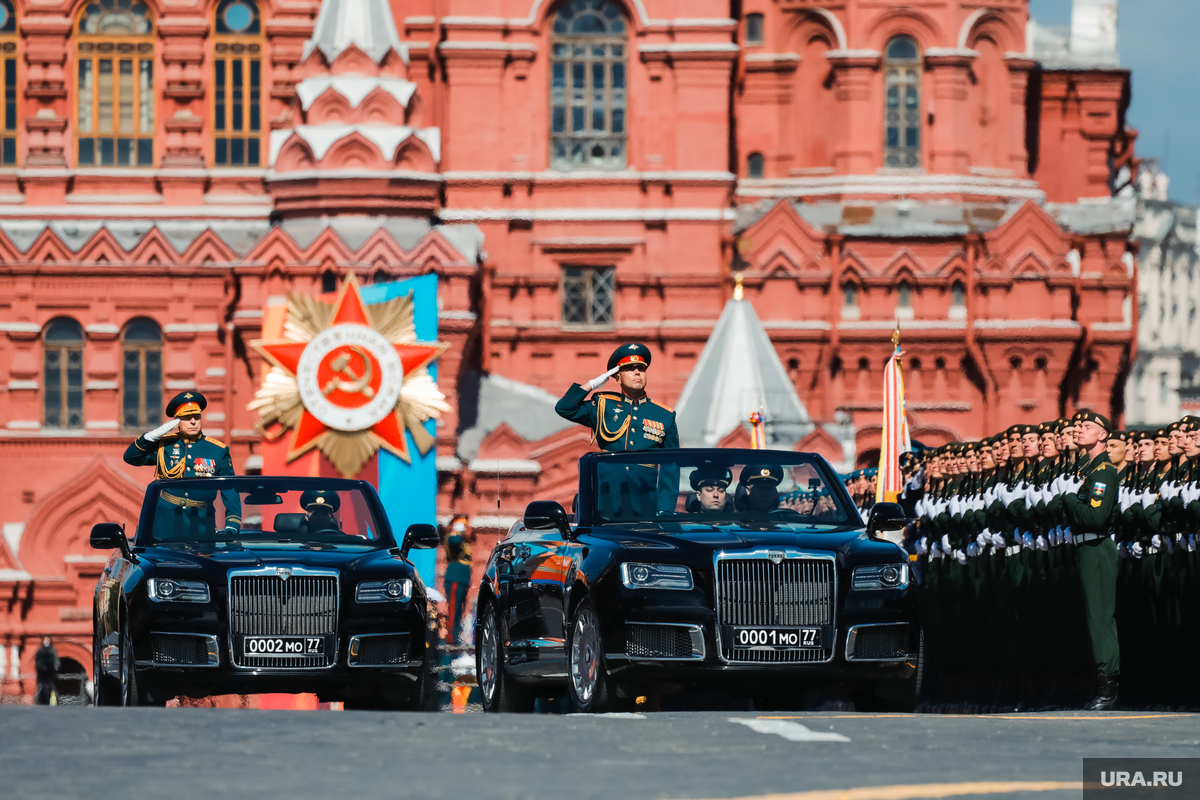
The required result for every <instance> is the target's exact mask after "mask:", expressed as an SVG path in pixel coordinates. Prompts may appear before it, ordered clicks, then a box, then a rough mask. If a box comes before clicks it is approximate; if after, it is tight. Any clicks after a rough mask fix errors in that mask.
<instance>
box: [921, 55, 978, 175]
mask: <svg viewBox="0 0 1200 800" xmlns="http://www.w3.org/2000/svg"><path fill="white" fill-rule="evenodd" d="M978 55H979V53H978V52H976V51H975V50H968V49H965V48H950V47H931V48H929V49H928V50H926V51H925V69H926V70H927V71H928V72H929V73H930V77H931V78H932V79H933V81H932V82H933V98H932V102H930V101H928V100H927V101H926V102H925V108H923V109H921V112H922V114H925V113H928V112H929V110H930V109H932V114H931V116H932V120H931V121H930V124H929V126H928V128H927V130H928V131H929V150H928V152H929V164H928V170H929V171H930V172H939V173H955V174H960V175H962V174H966V172H967V170H968V168H969V167H970V166H971V154H970V151H969V150H968V149H967V138H966V135H965V133H964V130H963V129H964V127H965V125H966V122H967V85H968V81H969V80H970V71H971V63H972V62H973V61H974V60H975V57H976V56H978Z"/></svg>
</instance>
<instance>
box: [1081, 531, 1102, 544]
mask: <svg viewBox="0 0 1200 800" xmlns="http://www.w3.org/2000/svg"><path fill="white" fill-rule="evenodd" d="M1101 538H1103V537H1102V536H1101V535H1100V534H1098V533H1077V534H1075V544H1083V543H1084V542H1094V541H1096V540H1097V539H1101Z"/></svg>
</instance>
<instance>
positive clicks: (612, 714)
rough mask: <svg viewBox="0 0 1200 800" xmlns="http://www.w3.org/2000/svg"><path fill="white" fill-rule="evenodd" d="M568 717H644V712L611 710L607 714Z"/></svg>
mask: <svg viewBox="0 0 1200 800" xmlns="http://www.w3.org/2000/svg"><path fill="white" fill-rule="evenodd" d="M566 716H568V717H591V718H593V719H596V718H603V719H645V718H646V715H645V714H634V713H633V712H631V711H611V712H609V713H607V714H578V713H574V714H567V715H566Z"/></svg>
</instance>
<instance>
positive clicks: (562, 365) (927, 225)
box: [0, 0, 1138, 693]
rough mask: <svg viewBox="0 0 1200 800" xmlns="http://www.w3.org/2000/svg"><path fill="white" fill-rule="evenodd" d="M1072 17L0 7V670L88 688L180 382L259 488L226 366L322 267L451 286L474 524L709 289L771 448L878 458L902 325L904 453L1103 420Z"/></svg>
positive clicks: (1115, 222)
mask: <svg viewBox="0 0 1200 800" xmlns="http://www.w3.org/2000/svg"><path fill="white" fill-rule="evenodd" d="M1077 3H1078V6H1079V8H1078V13H1077V17H1078V18H1079V24H1078V25H1077V26H1076V27H1077V30H1073V31H1072V33H1071V35H1070V36H1069V37H1061V36H1058V35H1057V34H1055V33H1054V32H1052V31H1044V30H1041V29H1038V28H1036V26H1030V24H1029V20H1028V10H1027V7H1026V3H1025V0H996V2H993V3H991V4H989V5H987V6H983V5H981V4H979V3H975V2H965V1H963V2H959V1H958V0H955V2H950V3H945V4H941V5H938V6H928V7H927V6H915V5H910V4H906V3H900V2H895V3H892V2H884V3H880V2H867V0H839V1H838V2H828V3H824V4H822V3H821V2H818V1H817V0H785V1H784V2H770V1H769V0H745V1H744V2H740V3H730V2H729V0H559V1H558V2H552V0H489V1H488V2H480V0H438V2H435V0H392V2H390V3H388V2H386V0H324V2H317V1H316V0H298V1H297V2H291V3H286V4H281V3H276V2H273V0H217V1H216V2H211V1H210V0H181V1H180V2H172V3H162V2H159V0H111V2H109V1H108V0H106V2H103V3H100V2H87V1H86V0H81V1H80V2H73V1H72V2H57V3H55V2H52V3H38V4H36V5H27V4H25V3H24V2H18V3H16V4H13V2H12V0H0V17H2V18H3V22H2V24H0V52H2V53H3V65H4V70H5V86H6V94H5V99H6V105H5V108H6V111H5V120H4V128H3V130H2V131H0V162H3V163H2V164H0V289H2V292H0V297H2V298H3V299H0V308H2V311H0V333H2V336H0V376H2V380H0V386H2V388H3V391H0V471H2V477H3V480H2V481H0V501H2V504H3V507H4V508H5V509H7V510H6V511H5V512H4V513H3V515H2V516H0V522H2V523H3V533H4V536H3V539H2V540H0V592H3V594H4V596H5V597H6V598H8V602H7V603H6V604H5V606H4V607H3V608H2V609H0V644H3V646H4V649H3V651H0V652H3V653H4V654H5V655H4V658H3V660H2V661H0V673H4V674H8V675H10V676H19V675H25V676H28V675H29V674H31V673H32V659H33V652H34V649H35V648H34V647H33V645H32V643H33V642H34V641H35V639H36V638H37V637H40V636H41V635H43V634H51V635H55V636H56V637H58V640H59V648H60V652H61V653H62V654H63V655H64V656H66V657H69V658H71V659H73V660H75V661H77V662H78V663H79V664H80V665H83V666H84V667H85V669H87V670H88V671H90V665H91V656H90V646H91V642H90V627H91V626H90V621H91V617H90V614H91V612H90V606H89V603H90V593H91V587H92V586H93V585H94V582H95V580H96V577H97V575H98V574H99V572H100V570H101V569H102V564H103V561H104V559H103V557H102V556H100V555H99V554H96V553H93V552H91V551H90V550H88V549H87V545H86V539H87V531H88V529H89V528H90V526H91V524H93V523H94V522H97V521H101V520H109V519H117V520H121V519H124V520H132V519H133V518H134V517H135V516H136V513H137V509H138V507H139V505H140V499H141V488H142V487H143V486H144V485H145V483H146V482H148V480H149V479H150V475H149V474H148V472H147V471H139V470H135V469H133V468H129V467H126V466H125V465H124V464H122V463H121V461H120V455H121V453H122V451H123V450H124V447H125V445H126V444H127V442H128V441H129V440H130V439H131V438H132V437H133V436H135V435H136V434H137V433H138V432H140V431H142V430H145V429H146V428H149V427H154V426H155V425H157V424H158V423H159V422H160V421H161V413H160V410H161V406H162V403H163V399H164V398H165V397H169V396H170V395H171V394H173V393H175V392H177V391H180V390H182V389H185V388H186V389H199V390H200V391H202V392H204V393H205V394H206V395H207V396H208V397H209V400H210V405H209V410H208V412H207V414H206V417H205V419H206V425H207V427H208V432H209V433H210V434H211V435H214V436H217V437H218V438H221V439H224V440H227V441H228V442H229V443H230V445H231V446H232V448H233V452H234V463H235V467H236V468H237V469H238V471H243V470H248V471H254V470H258V469H261V468H262V463H263V462H262V445H261V439H260V437H259V436H258V434H257V433H256V432H255V429H254V424H255V421H256V420H255V418H254V416H253V414H252V413H251V412H250V411H248V410H247V404H248V402H249V401H250V399H251V398H252V396H253V394H254V390H255V388H256V387H257V385H258V382H259V380H260V379H261V375H262V371H263V365H262V363H261V362H260V361H259V360H258V358H257V357H256V356H254V355H253V351H252V350H251V349H250V348H249V347H248V344H247V343H248V342H249V341H250V340H252V339H255V338H258V336H259V335H260V332H261V329H262V325H263V320H264V315H267V316H268V317H269V315H270V313H271V311H270V310H271V308H273V307H275V306H278V305H279V304H281V303H283V302H285V301H286V295H287V293H288V292H300V293H305V294H314V295H319V294H327V293H330V292H333V291H335V290H336V289H337V288H338V286H339V285H340V282H341V281H342V280H343V279H344V278H345V276H346V275H348V274H349V273H351V272H353V273H355V274H357V275H358V276H359V278H360V280H362V281H364V282H373V281H387V280H392V279H394V278H399V277H407V276H412V275H418V274H427V273H430V272H433V273H436V274H437V275H438V276H439V280H440V284H439V285H440V294H441V297H440V310H439V316H440V327H441V335H440V338H441V339H443V340H444V341H447V342H449V343H450V344H451V348H450V350H449V351H448V352H447V353H446V355H445V356H443V358H442V360H441V364H440V367H439V383H440V385H441V388H442V390H443V391H444V392H445V393H446V394H447V396H448V397H449V398H450V400H451V404H452V406H453V412H452V413H450V414H448V415H446V416H445V417H444V418H443V420H442V423H441V425H440V427H439V435H438V453H439V455H438V468H439V491H440V501H439V503H440V509H441V510H442V511H443V512H446V513H449V512H450V511H452V510H454V511H466V512H468V513H471V514H473V515H475V523H476V529H477V530H478V531H482V532H485V533H486V532H489V531H490V532H493V533H494V532H495V531H497V530H500V529H502V528H503V527H506V526H507V524H508V522H509V521H510V520H511V519H512V518H513V517H515V516H516V515H518V514H519V513H520V511H521V509H522V508H523V507H524V504H525V502H526V501H527V500H528V499H530V498H532V497H534V496H538V497H558V498H561V499H564V500H566V501H569V500H570V497H571V494H572V493H573V490H572V488H571V486H572V482H573V481H574V478H575V473H574V464H575V460H576V459H577V457H578V455H579V454H580V453H581V452H583V451H585V450H587V449H588V448H589V447H590V446H591V445H590V434H589V432H588V431H586V430H583V429H582V428H578V427H573V426H570V425H568V424H567V423H565V422H563V421H562V420H560V419H558V418H557V417H556V416H555V415H554V414H553V402H554V400H555V399H556V398H557V396H558V395H560V394H561V393H562V392H563V391H564V390H565V389H566V387H567V386H568V385H569V384H570V383H571V382H572V381H583V380H586V379H588V378H591V377H592V376H594V375H597V374H599V373H601V372H603V371H604V365H605V362H606V360H607V356H608V353H609V352H610V351H611V350H612V349H613V348H614V347H615V346H616V345H617V344H619V343H622V342H625V341H629V340H640V341H644V342H646V343H647V344H648V345H649V346H650V347H651V349H652V351H653V353H654V366H653V368H652V371H651V394H652V396H654V397H655V398H656V399H660V400H662V401H664V402H666V403H674V402H676V401H677V400H678V399H679V396H680V394H681V393H682V391H683V389H684V386H685V384H686V383H687V381H688V378H689V376H691V375H692V373H693V371H694V369H695V367H696V364H697V361H698V359H699V357H700V354H701V352H702V351H703V349H704V347H705V345H706V343H707V342H708V340H709V338H710V336H712V334H713V331H714V329H715V327H716V326H717V320H718V318H719V316H720V314H721V312H722V309H723V308H724V307H725V306H726V303H727V301H729V298H730V297H731V295H732V292H733V287H734V282H735V275H736V276H738V277H739V278H740V280H741V282H742V284H743V285H744V297H745V302H748V303H750V304H751V306H752V307H753V311H754V323H753V326H751V327H752V329H753V330H755V331H758V330H761V331H765V332H766V335H767V336H768V337H769V340H770V342H771V344H772V345H773V346H774V348H775V355H776V356H777V358H778V360H779V364H780V365H781V368H782V370H783V372H784V373H785V374H786V375H787V377H788V379H789V380H790V381H791V384H792V389H793V390H794V393H795V396H796V397H797V398H798V400H799V403H797V404H792V403H791V401H790V399H789V401H788V403H787V404H785V405H786V406H787V407H799V408H801V409H802V413H803V416H804V419H803V420H780V423H784V422H786V423H788V424H789V425H792V426H793V427H792V428H791V429H794V430H797V431H799V433H797V436H799V435H800V433H804V431H807V433H804V435H803V436H802V437H801V438H799V439H795V437H792V438H793V440H792V441H785V440H786V439H787V436H786V435H785V433H784V431H783V427H782V424H781V427H780V430H779V431H777V432H776V434H777V435H775V437H774V438H775V440H776V443H777V445H779V446H800V447H805V448H808V449H813V450H816V451H817V452H821V453H823V454H825V455H826V456H827V457H829V458H830V460H831V461H834V462H835V463H838V464H840V465H843V466H847V465H850V464H852V463H853V462H854V461H856V460H862V461H869V460H870V458H871V453H872V448H873V447H874V446H875V445H874V444H873V442H874V441H875V440H877V438H878V417H879V398H878V393H879V387H878V376H879V374H880V370H881V367H882V364H883V362H884V360H885V359H886V358H887V356H888V355H890V344H889V342H888V336H889V334H890V332H891V330H892V328H893V327H894V326H895V325H896V324H897V322H898V324H899V325H900V327H901V330H902V332H903V336H904V343H905V362H904V364H905V369H906V370H907V385H908V390H909V398H910V401H909V409H910V413H911V417H912V421H913V433H914V436H915V437H916V438H918V439H922V440H924V441H926V442H928V443H931V444H935V443H938V442H941V441H946V440H948V439H952V438H966V437H973V436H979V435H982V434H985V433H989V432H991V431H992V430H994V429H996V428H998V427H1000V426H1002V425H1007V424H1010V423H1012V422H1017V421H1039V420H1041V419H1045V418H1049V417H1053V416H1058V415H1059V414H1061V413H1063V412H1065V411H1069V410H1071V409H1072V408H1074V407H1075V406H1077V405H1089V406H1092V407H1094V408H1100V409H1103V410H1106V411H1107V412H1109V413H1111V414H1114V415H1115V416H1117V417H1120V416H1121V414H1122V412H1123V407H1122V402H1121V398H1122V397H1123V392H1122V386H1123V383H1124V378H1125V375H1126V373H1127V372H1128V370H1129V368H1130V364H1131V361H1132V358H1133V357H1134V351H1133V348H1134V345H1135V340H1134V331H1135V330H1136V327H1137V314H1138V307H1137V305H1136V304H1135V303H1133V295H1134V294H1135V285H1136V261H1135V259H1134V251H1133V250H1132V249H1131V245H1130V243H1129V234H1130V230H1131V227H1132V224H1133V213H1134V209H1133V203H1132V201H1131V200H1129V199H1127V198H1123V197H1119V196H1118V195H1119V193H1120V190H1121V184H1122V182H1124V181H1126V180H1128V179H1129V177H1130V176H1131V171H1132V170H1133V169H1134V168H1135V167H1136V162H1135V161H1134V159H1133V138H1134V136H1133V134H1132V132H1130V131H1128V130H1127V129H1126V126H1125V122H1124V113H1125V109H1126V107H1127V105H1128V99H1129V74H1128V71H1126V70H1123V69H1121V68H1120V67H1119V66H1118V64H1117V61H1116V46H1115V38H1114V37H1115V33H1112V31H1111V30H1109V29H1107V28H1105V26H1104V25H1103V24H1098V23H1097V20H1100V21H1103V19H1106V17H1105V15H1106V14H1108V13H1109V12H1110V11H1111V12H1112V13H1114V14H1115V0H1077ZM735 15H736V16H735ZM1093 23H1097V24H1093ZM747 319H749V317H747ZM759 355H761V354H759ZM757 357H758V356H757V355H756V358H757ZM771 367H772V369H774V365H771ZM764 385H765V384H764ZM771 385H774V384H771ZM800 421H802V422H803V423H804V426H807V427H802V428H796V427H795V423H797V422H800ZM770 423H771V421H770V420H768V424H769V425H770ZM714 435H715V436H717V437H718V439H719V440H720V441H724V442H726V443H735V442H737V441H739V437H740V436H744V433H743V432H741V431H740V428H739V427H738V426H736V425H735V426H734V427H733V429H731V430H730V431H728V432H727V433H726V434H724V435H722V434H721V433H720V432H717V433H714ZM313 468H314V469H315V470H318V471H319V470H320V469H321V467H320V465H319V464H317V465H315V466H314V467H313ZM486 549H487V548H486V540H484V542H481V544H480V545H479V546H478V547H477V548H476V552H477V554H479V553H482V552H485V551H486ZM5 686H16V687H17V690H19V691H20V692H21V693H28V690H29V685H28V680H23V682H22V681H17V682H16V683H13V682H11V681H10V682H9V683H8V684H5ZM6 691H9V692H10V693H12V691H15V690H10V689H6Z"/></svg>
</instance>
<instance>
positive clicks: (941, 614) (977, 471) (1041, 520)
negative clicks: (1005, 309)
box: [914, 411, 1200, 710]
mask: <svg viewBox="0 0 1200 800" xmlns="http://www.w3.org/2000/svg"><path fill="white" fill-rule="evenodd" d="M1197 456H1200V419H1196V418H1192V417H1185V418H1184V419H1183V420H1180V421H1179V422H1177V423H1175V424H1174V425H1171V426H1169V427H1168V428H1164V429H1162V430H1158V431H1136V432H1128V433H1127V432H1124V431H1114V430H1112V426H1111V425H1110V423H1109V421H1108V420H1107V419H1106V418H1105V417H1104V416H1102V415H1100V414H1097V413H1095V412H1092V411H1080V412H1078V413H1077V414H1075V415H1074V417H1072V418H1070V419H1058V420H1053V421H1050V422H1045V423H1042V424H1041V425H1014V426H1012V427H1010V428H1009V429H1007V430H1006V431H1004V432H1002V433H999V434H996V435H995V436H992V437H990V438H987V439H984V440H982V441H978V442H955V443H951V444H947V445H944V446H942V447H939V448H936V449H933V450H929V451H927V452H926V454H925V457H924V461H923V464H922V468H921V471H922V472H923V474H924V487H923V492H922V493H921V496H920V498H919V499H918V500H917V502H916V503H915V509H914V511H915V514H916V525H915V527H916V532H917V538H916V548H915V549H916V552H917V559H918V561H919V565H918V566H919V568H920V569H921V571H922V573H923V576H924V578H923V582H922V592H923V595H924V596H923V608H924V610H925V612H926V619H927V624H928V626H929V629H930V631H929V632H930V634H931V636H929V637H928V638H927V641H928V642H930V643H931V644H932V649H933V653H932V654H931V655H932V656H933V658H934V660H935V662H936V665H937V670H936V671H937V674H938V675H939V676H940V678H939V686H938V688H937V692H939V693H940V695H941V696H942V698H943V699H945V700H947V701H949V702H954V701H967V700H968V699H970V700H979V699H982V700H983V703H984V705H991V706H995V707H998V708H1014V707H1015V708H1045V707H1079V706H1083V707H1085V708H1089V709H1093V710H1107V709H1111V708H1112V707H1113V706H1114V704H1115V703H1116V702H1117V698H1118V689H1119V690H1120V697H1121V701H1122V703H1124V704H1132V705H1179V704H1194V703H1195V702H1197V700H1200V692H1197V689H1196V687H1195V682H1194V681H1186V680H1180V679H1179V676H1181V675H1185V674H1187V667H1188V666H1189V665H1191V664H1193V663H1195V661H1194V658H1195V656H1196V655H1197V652H1196V651H1197V649H1198V648H1197V645H1196V638H1197V637H1196V636H1195V635H1194V633H1195V631H1196V630H1200V628H1198V627H1197V624H1198V622H1200V620H1198V619H1197V616H1198V615H1200V603H1198V602H1197V601H1198V600H1200V555H1198V554H1197V553H1196V545H1197V534H1200V469H1193V466H1194V465H1195V464H1196V463H1197Z"/></svg>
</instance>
